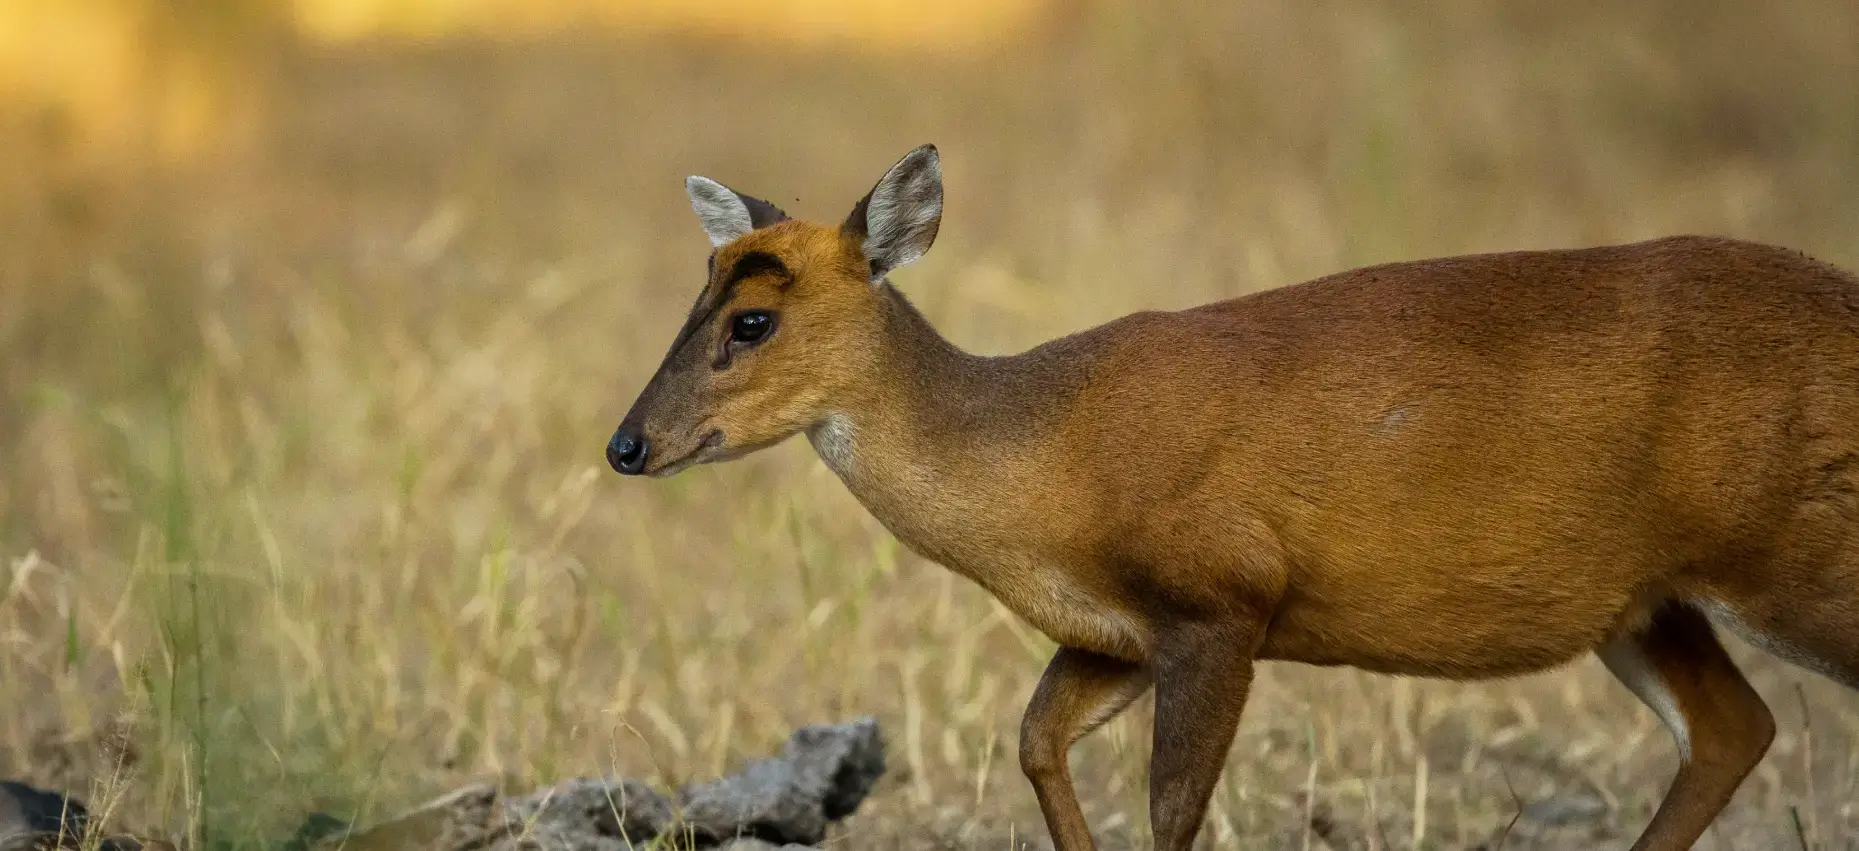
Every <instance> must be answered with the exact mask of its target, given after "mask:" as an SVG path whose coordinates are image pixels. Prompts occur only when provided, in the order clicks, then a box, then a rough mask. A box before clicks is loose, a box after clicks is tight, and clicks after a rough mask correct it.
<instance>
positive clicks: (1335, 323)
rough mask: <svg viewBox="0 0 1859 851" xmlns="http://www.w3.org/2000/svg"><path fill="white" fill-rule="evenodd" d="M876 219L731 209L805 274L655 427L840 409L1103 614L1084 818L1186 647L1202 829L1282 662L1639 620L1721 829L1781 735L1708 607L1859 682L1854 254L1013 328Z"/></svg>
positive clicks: (868, 451) (1691, 256) (1692, 812)
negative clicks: (943, 309)
mask: <svg viewBox="0 0 1859 851" xmlns="http://www.w3.org/2000/svg"><path fill="white" fill-rule="evenodd" d="M932 154H933V151H932ZM932 165H933V160H932ZM887 177H888V176H887ZM881 185H882V184H881ZM937 192H938V194H937V195H936V203H937V204H938V208H937V209H938V211H939V209H940V207H939V204H940V183H939V182H938V184H937ZM862 210H863V207H862V205H861V211H860V212H859V213H857V214H855V215H863V212H862ZM860 233H861V232H860V231H859V230H858V229H857V228H850V227H848V228H843V229H842V228H834V227H827V226H821V225H815V224H810V223H806V222H800V221H791V220H789V221H782V222H780V223H777V224H774V225H771V226H767V227H762V228H760V229H756V230H753V231H750V232H748V233H746V234H743V235H741V236H740V238H737V239H735V240H734V241H732V242H729V243H727V244H725V245H723V246H722V247H721V248H720V249H719V250H718V252H717V254H716V257H715V266H716V269H717V272H716V274H715V277H714V279H713V281H712V284H711V286H710V288H708V289H707V290H706V294H705V296H704V297H703V299H700V303H699V308H700V309H699V311H698V312H697V313H694V316H698V315H700V314H701V313H702V308H703V305H704V304H705V300H716V299H718V298H720V297H721V296H722V291H723V289H724V287H723V286H722V284H723V282H724V281H725V280H726V278H727V277H728V275H729V271H730V270H731V269H732V268H734V263H735V262H736V260H737V259H738V258H740V257H742V256H743V255H744V254H745V253H748V252H751V251H753V252H765V253H768V254H771V255H774V256H775V257H777V258H779V259H780V260H781V261H782V264H783V265H784V266H785V267H786V269H787V270H788V271H789V274H788V275H787V276H776V275H768V274H761V275H755V276H751V277H749V278H747V279H745V280H741V281H737V282H736V284H735V286H734V288H733V292H732V293H731V294H730V295H729V300H730V304H729V305H728V307H727V309H725V310H719V311H717V315H718V316H722V315H725V314H727V313H729V311H732V310H739V309H744V308H748V307H757V308H763V309H767V310H771V311H775V312H776V313H777V314H778V316H779V317H780V325H779V326H778V327H779V330H778V331H777V332H776V334H775V335H774V336H773V338H771V339H769V340H768V341H766V342H764V343H761V344H760V345H758V346H756V347H754V348H752V349H746V350H744V351H743V352H741V353H740V354H739V355H738V356H736V357H734V358H732V359H731V362H730V366H729V367H728V368H727V369H722V370H718V369H716V368H714V366H713V363H712V361H711V360H710V359H708V358H698V357H684V358H682V359H681V358H680V353H679V351H676V350H674V351H673V352H672V354H671V355H669V356H668V357H667V362H666V366H665V367H663V368H661V371H660V374H659V375H658V376H656V377H655V378H654V380H653V383H652V385H651V386H650V387H648V389H647V391H646V392H645V393H643V394H642V396H641V398H640V401H639V402H638V403H637V404H636V405H635V406H634V409H633V411H632V412H631V413H630V414H629V415H628V417H627V425H626V426H623V429H627V428H630V429H634V430H635V431H638V432H639V433H641V434H648V435H650V436H651V438H652V440H653V441H654V443H655V444H656V445H658V446H659V447H660V450H655V452H657V451H661V450H662V451H664V452H665V453H666V455H665V456H664V457H666V458H675V457H676V456H679V455H680V453H685V452H693V451H694V452H697V453H698V455H697V457H695V458H694V459H693V460H694V461H696V462H701V461H706V460H716V459H720V458H724V457H733V456H734V455H737V454H741V453H742V452H746V451H751V450H753V449H755V448H759V447H760V446H765V445H768V444H769V443H772V442H774V441H777V440H780V439H783V438H785V437H788V436H791V435H792V434H795V433H801V432H805V433H807V434H808V435H809V437H810V438H811V439H812V440H813V442H814V444H815V446H816V447H817V448H819V450H820V452H821V455H822V457H823V458H825V459H826V460H827V462H828V464H829V465H831V466H832V467H833V468H834V470H835V471H836V472H837V473H838V474H839V475H840V477H841V478H842V479H843V480H844V481H845V483H846V485H847V486H848V487H849V488H850V489H851V491H852V492H853V493H854V494H855V495H856V496H857V497H858V498H859V499H860V500H861V502H863V504H864V505H865V506H866V507H867V508H868V509H869V510H870V511H871V512H872V513H873V514H874V515H875V516H876V517H877V518H878V519H879V520H880V521H882V522H883V523H884V525H885V526H886V527H887V528H888V529H890V530H891V531H892V532H893V533H895V534H896V535H897V536H898V538H899V539H900V540H902V541H903V542H904V543H905V544H906V545H908V546H909V547H911V548H912V549H913V550H915V551H917V552H919V553H921V554H922V555H924V556H925V557H927V558H930V559H933V560H935V561H937V562H940V563H942V564H944V565H946V566H948V567H950V568H951V569H953V570H956V571H957V572H960V573H961V574H963V575H964V576H967V577H969V578H971V579H973V580H974V581H976V582H978V583H979V584H981V585H982V586H984V587H985V588H987V589H988V590H989V591H990V592H992V593H993V594H994V595H996V596H997V597H998V598H999V599H1000V600H1001V601H1002V602H1003V603H1004V604H1005V605H1007V606H1008V607H1009V608H1011V609H1013V610H1014V611H1015V612H1017V613H1019V614H1020V615H1021V616H1023V617H1024V618H1026V619H1027V620H1028V621H1029V622H1030V623H1032V624H1033V625H1034V626H1036V627H1038V628H1040V629H1041V630H1042V631H1044V632H1045V633H1046V634H1047V635H1049V636H1051V637H1052V638H1053V639H1054V640H1055V641H1057V642H1059V643H1060V644H1061V645H1063V646H1064V647H1065V648H1067V649H1066V650H1064V651H1062V652H1061V653H1060V654H1059V656H1058V657H1057V658H1055V659H1054V661H1053V664H1052V666H1051V667H1050V668H1049V670H1048V672H1047V676H1046V680H1045V682H1043V683H1042V685H1041V689H1040V695H1039V696H1036V697H1035V700H1034V702H1033V705H1032V706H1030V707H1029V710H1028V714H1027V720H1026V725H1025V727H1024V729H1023V743H1022V748H1023V763H1024V764H1025V766H1026V768H1027V773H1028V776H1029V777H1031V778H1032V780H1033V782H1034V786H1035V788H1036V790H1037V791H1039V793H1040V800H1041V804H1042V807H1044V809H1045V812H1046V815H1047V821H1048V824H1049V826H1050V827H1051V828H1052V830H1053V834H1054V839H1055V842H1056V843H1057V844H1058V846H1059V847H1060V848H1061V849H1077V848H1086V847H1089V844H1090V841H1091V840H1090V837H1089V834H1088V831H1086V830H1085V829H1084V822H1083V820H1082V816H1081V815H1079V814H1078V811H1077V804H1076V800H1075V797H1074V796H1073V794H1072V792H1071V787H1070V781H1069V778H1068V774H1067V772H1066V771H1065V770H1064V764H1063V755H1064V752H1065V750H1066V749H1067V748H1068V747H1069V745H1070V744H1071V742H1073V741H1075V740H1076V739H1077V738H1078V737H1079V736H1082V735H1084V734H1085V733H1087V732H1089V730H1090V729H1091V728H1093V727H1095V726H1097V725H1098V724H1101V723H1102V722H1103V721H1104V720H1106V719H1107V718H1108V717H1110V716H1111V715H1112V714H1114V713H1115V711H1116V710H1117V709H1120V708H1121V707H1122V705H1123V704H1125V703H1127V702H1128V700H1129V699H1131V698H1133V697H1134V696H1135V695H1136V694H1140V693H1141V692H1142V691H1143V690H1144V689H1145V688H1147V687H1148V686H1149V685H1150V684H1151V683H1153V684H1154V686H1155V688H1157V690H1158V698H1157V700H1158V703H1157V707H1158V708H1157V712H1158V717H1157V729H1156V744H1155V755H1154V757H1153V758H1154V761H1155V766H1154V771H1153V772H1152V779H1151V798H1152V807H1153V810H1154V812H1153V813H1152V823H1153V826H1154V828H1155V832H1156V841H1157V846H1158V847H1162V848H1186V847H1187V845H1188V843H1189V842H1191V840H1192V838H1193V836H1194V834H1195V832H1196V831H1197V830H1198V827H1199V823H1200V820H1201V817H1202V814H1203V812H1204V807H1205V804H1206V795H1207V793H1208V792H1210V791H1211V789H1212V785H1213V782H1214V780H1216V779H1217V778H1218V774H1219V768H1220V765H1221V764H1222V763H1223V761H1224V756H1225V751H1226V746H1227V745H1228V743H1229V742H1230V741H1231V737H1232V733H1233V728H1234V726H1235V725H1236V724H1237V721H1238V716H1239V711H1240V708H1241V706H1243V703H1244V700H1245V692H1246V689H1247V686H1248V684H1249V682H1250V677H1251V667H1252V662H1253V660H1254V659H1283V660H1291V661H1298V662H1306V663H1312V664H1322V665H1352V666H1356V667H1360V668H1365V669H1369V670H1374V671H1382V672H1388V673H1397V674H1411V675H1420V676H1430V677H1449V678H1455V679H1471V678H1481V677H1493V676H1505V675H1513V674H1522V673H1527V672H1532V671H1538V670H1542V669H1545V668H1548V667H1551V666H1555V665H1558V664H1561V663H1564V662H1567V661H1569V660H1571V659H1574V658H1576V657H1577V656H1579V655H1581V654H1584V653H1588V652H1595V651H1600V652H1603V654H1604V658H1606V659H1607V660H1608V661H1609V665H1610V667H1614V668H1615V670H1616V671H1617V673H1620V675H1621V676H1622V678H1623V680H1624V681H1626V682H1627V683H1628V685H1629V686H1631V687H1633V688H1635V690H1636V691H1637V692H1640V693H1641V694H1642V696H1643V697H1646V699H1647V700H1648V703H1649V704H1651V705H1653V706H1654V708H1655V709H1657V710H1659V711H1660V712H1661V714H1662V717H1665V716H1666V715H1668V714H1670V713H1673V712H1675V713H1676V716H1674V717H1676V718H1678V719H1679V720H1678V721H1676V722H1673V723H1674V733H1675V734H1676V735H1677V736H1678V738H1679V743H1680V745H1681V748H1682V749H1683V752H1684V753H1685V755H1686V765H1685V768H1684V769H1682V770H1681V772H1680V775H1679V780H1678V781H1677V782H1676V783H1675V784H1674V786H1673V789H1672V791H1671V792H1670V793H1669V794H1668V798H1667V801H1666V804H1665V806H1664V808H1662V810H1661V812H1660V814H1659V815H1658V816H1657V817H1656V818H1655V820H1654V822H1653V825H1652V826H1651V827H1649V828H1648V830H1647V832H1646V834H1645V835H1644V836H1643V837H1642V838H1641V839H1640V841H1639V843H1638V844H1637V845H1636V846H1635V848H1636V849H1639V850H1640V851H1668V850H1669V849H1680V848H1687V847H1689V846H1690V844H1691V842H1693V841H1694V840H1695V839H1696V837H1697V836H1698V835H1699V834H1700V833H1701V832H1702V831H1703V829H1704V828H1705V826H1706V825H1708V823H1709V821H1710V820H1711V819H1712V818H1713V817H1714V816H1715V814H1716V813H1717V811H1718V810H1719V809H1721V807H1722V806H1723V803H1724V802H1725V801H1727V799H1728V795H1729V792H1730V791H1731V790H1733V789H1734V788H1735V787H1736V785H1737V784H1738V783H1739V782H1740V780H1741V778H1742V777H1743V776H1744V775H1745V774H1746V773H1747V772H1748V770H1749V769H1750V767H1751V766H1752V765H1753V764H1754V762H1755V760H1756V759H1757V758H1759V757H1760V755H1761V753H1762V751H1763V750H1764V749H1765V748H1766V746H1767V743H1768V739H1769V736H1770V735H1771V731H1772V722H1771V721H1770V720H1769V716H1768V713H1767V710H1766V709H1765V708H1763V707H1762V704H1761V701H1760V700H1759V699H1755V698H1754V693H1753V692H1751V691H1749V690H1748V686H1747V684H1746V683H1744V682H1743V681H1742V679H1741V677H1740V675H1738V674H1737V673H1736V671H1735V668H1734V667H1733V666H1731V665H1730V664H1729V662H1728V659H1727V657H1725V656H1723V655H1722V651H1721V649H1720V648H1718V647H1717V644H1716V640H1715V638H1714V637H1713V636H1712V634H1711V629H1710V627H1709V625H1708V624H1707V623H1706V622H1705V620H1704V617H1705V615H1707V614H1708V615H1710V616H1711V617H1713V618H1714V619H1716V620H1717V621H1718V622H1719V623H1720V624H1724V625H1727V626H1731V627H1732V628H1735V629H1738V630H1740V631H1743V632H1745V634H1747V635H1748V636H1750V637H1751V638H1752V639H1753V640H1755V641H1757V642H1758V643H1761V644H1763V645H1765V646H1768V647H1770V648H1771V649H1773V650H1775V651H1777V652H1778V653H1780V654H1781V655H1784V656H1786V657H1788V658H1791V659H1793V660H1794V661H1797V662H1800V663H1803V664H1806V665H1808V666H1809V667H1812V668H1814V669H1816V670H1819V671H1821V672H1823V673H1827V674H1829V675H1831V676H1833V677H1835V678H1837V679H1839V680H1841V681H1843V682H1845V683H1847V684H1849V685H1855V686H1859V466H1856V465H1855V460H1856V459H1859V280H1856V279H1855V278H1854V277H1853V276H1852V275H1850V274H1848V273H1846V272H1844V271H1841V270H1839V269H1836V268H1834V267H1832V266H1829V265H1826V264H1824V263H1820V262H1817V261H1814V260H1812V259H1810V258H1807V257H1806V256H1804V255H1802V254H1800V253H1798V252H1793V251H1788V250H1784V249H1779V248H1773V247H1769V246H1764V245H1758V244H1753V243H1748V242H1740V241H1734V240H1728V239H1716V238H1704V237H1673V238H1668V239H1661V240H1654V241H1649V242H1642V243H1636V244H1631V245H1618V246H1610V247H1602V248H1590V249H1582V250H1566V251H1536V252H1513V253H1505V254H1489V255H1476V256H1467V257H1453V258H1444V259H1435V260H1426V261H1419V262H1408V263H1396V264H1388V265H1383V266H1375V267H1371V268H1366V269H1358V270H1354V271H1349V272H1344V273H1341V274H1336V275H1331V276H1329V277H1325V278H1321V279H1318V280H1314V281H1309V282H1306V283H1302V284H1297V285H1294V286H1288V287H1284V288H1281V289H1275V290H1270V291H1267V292H1262V293H1258V294H1255V295H1250V296H1246V297H1243V298H1238V299H1233V300H1230V301H1225V302H1220V303H1217V304H1210V305H1206V306H1203V307H1199V308H1195V309H1192V310H1186V311H1179V312H1169V313H1161V312H1150V313H1140V314H1135V315H1132V316H1128V317H1124V318H1122V319H1118V320H1116V321H1113V322H1110V323H1108V324H1105V325H1103V326H1099V327H1097V328H1092V329H1090V330H1087V331H1083V332H1080V333H1078V334H1074V335H1071V336H1068V337H1064V338H1061V339H1058V340H1054V341H1052V342H1050V343H1047V344H1045V345H1043V346H1040V347H1038V348H1035V349H1033V350H1031V351H1028V352H1026V353H1023V354H1019V355H1014V356H1008V357H977V356H973V355H969V354H967V353H964V352H962V351H961V350H959V349H958V348H956V347H955V346H953V345H951V344H949V343H948V342H947V341H945V340H944V339H943V338H942V337H941V336H940V335H939V334H937V333H936V331H935V330H934V329H933V328H932V327H931V326H930V324H929V323H928V322H927V321H926V320H925V319H924V318H923V317H922V315H921V314H919V313H918V312H917V311H916V310H915V309H914V308H912V307H911V306H910V305H909V303H908V302H907V301H906V300H905V299H904V298H903V296H902V295H901V294H899V293H898V292H897V291H896V290H895V289H894V288H892V287H891V286H890V284H889V283H888V282H885V281H883V280H882V279H879V280H876V281H873V280H869V279H868V275H867V274H866V268H867V262H866V258H865V257H864V256H863V253H862V247H861V243H860V241H859V236H860ZM930 238H933V230H932V232H931V234H930ZM926 244H927V243H925V246H926ZM722 327H723V325H722V320H720V319H712V320H710V321H709V322H708V323H707V324H704V323H699V324H698V325H697V326H694V327H693V329H692V336H693V340H692V342H690V343H689V344H688V345H690V346H697V347H701V348H702V349H703V350H704V351H710V350H714V349H716V348H717V346H718V345H723V346H728V345H730V344H728V343H720V342H719V341H720V340H722V338H721V337H720V336H719V334H722V333H727V332H726V331H723V330H719V329H721V328H722ZM712 432H716V433H717V434H719V435H720V437H718V438H716V440H718V441H720V445H718V446H715V447H713V448H710V449H703V448H701V447H702V446H704V441H705V438H706V437H707V436H708V435H710V434H711V433H712ZM1684 647H1690V648H1692V650H1691V651H1688V652H1687V651H1683V650H1682V648H1684ZM1668 721H1670V719H1668Z"/></svg>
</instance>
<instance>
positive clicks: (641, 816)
mask: <svg viewBox="0 0 1859 851" xmlns="http://www.w3.org/2000/svg"><path fill="white" fill-rule="evenodd" d="M503 821H504V830H505V831H506V833H507V837H506V838H505V839H504V840H502V841H501V842H499V843H498V844H497V846H496V848H497V849H498V851H518V849H551V851H553V849H571V851H629V850H630V849H632V848H636V847H638V846H641V845H644V844H645V843H648V842H650V841H652V839H653V838H654V837H657V836H658V835H659V834H661V833H663V832H665V830H666V829H667V828H669V827H670V826H671V825H672V821H673V817H672V813H671V804H669V803H667V802H666V801H665V799H664V797H663V796H661V795H659V794H658V793H657V792H655V791H653V790H652V788H651V787H649V786H647V785H645V784H644V783H641V782H639V781H637V780H632V779H630V778H621V779H617V780H571V781H568V782H566V783H560V784H557V785H555V786H553V787H551V788H548V789H544V790H541V791H539V792H536V793H535V794H532V795H528V796H525V797H522V798H516V799H512V800H510V801H507V802H505V804H504V814H503Z"/></svg>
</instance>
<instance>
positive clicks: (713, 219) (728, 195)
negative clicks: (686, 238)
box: [684, 175, 755, 248]
mask: <svg viewBox="0 0 1859 851" xmlns="http://www.w3.org/2000/svg"><path fill="white" fill-rule="evenodd" d="M684 191H685V192H688V193H690V196H691V209H692V210H693V211H695V212H696V213H697V219H698V221H700V222H702V223H703V226H704V233H707V234H709V235H710V245H711V247H713V248H720V247H722V246H724V245H727V244H729V243H731V242H734V241H736V239H737V238H738V237H740V236H742V235H743V234H745V233H748V232H749V231H752V230H754V229H755V223H754V221H753V220H751V219H750V218H749V207H748V205H746V204H744V203H742V199H741V198H738V197H736V193H734V192H732V191H730V189H729V187H727V186H724V185H723V184H721V183H718V182H716V181H714V180H711V179H710V178H708V177H699V176H697V175H691V176H690V177H687V178H685V179H684Z"/></svg>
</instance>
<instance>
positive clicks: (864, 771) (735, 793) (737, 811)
mask: <svg viewBox="0 0 1859 851" xmlns="http://www.w3.org/2000/svg"><path fill="white" fill-rule="evenodd" d="M882 774H884V736H883V734H881V733H880V732H879V730H878V722H877V720H876V719H874V718H870V717H866V718H861V719H859V720H857V721H854V722H852V723H850V724H817V725H813V726H809V727H802V728H801V729H799V730H796V731H794V735H792V736H790V737H788V741H787V745H786V746H785V747H784V748H783V749H782V753H781V756H780V757H778V758H775V759H758V760H751V761H750V762H749V764H748V765H747V766H745V767H744V769H743V771H742V773H740V774H736V775H734V776H731V777H725V778H723V779H721V780H716V781H713V782H710V783H706V784H703V785H701V786H693V787H687V788H686V789H684V790H683V792H682V793H681V794H680V796H679V798H680V800H681V802H682V807H681V809H682V811H683V813H682V815H683V819H682V822H683V823H682V824H681V825H680V826H679V829H680V830H681V831H688V832H689V833H690V834H692V835H693V836H695V837H696V838H697V839H699V840H700V841H708V842H719V841H722V840H727V839H733V838H738V837H753V838H756V839H762V840H766V841H769V842H777V843H799V844H802V845H818V844H820V842H821V841H822V840H824V839H825V838H826V825H827V823H828V822H832V821H837V820H839V819H842V818H845V817H846V816H848V815H851V814H852V812H853V811H854V810H856V809H858V805H859V803H860V802H862V801H864V799H865V796H866V795H867V794H870V792H871V787H872V786H873V785H874V784H875V783H877V782H878V777H879V776H880V775H882Z"/></svg>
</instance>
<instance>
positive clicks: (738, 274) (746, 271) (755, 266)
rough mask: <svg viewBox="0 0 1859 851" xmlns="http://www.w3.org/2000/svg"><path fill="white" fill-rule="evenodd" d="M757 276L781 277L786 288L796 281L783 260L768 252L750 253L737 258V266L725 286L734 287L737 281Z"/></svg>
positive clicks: (730, 272) (731, 271) (730, 271)
mask: <svg viewBox="0 0 1859 851" xmlns="http://www.w3.org/2000/svg"><path fill="white" fill-rule="evenodd" d="M756 275H779V276H780V277H781V278H782V279H783V281H782V286H784V287H785V286H787V284H788V283H789V282H791V281H793V279H794V276H793V274H792V273H790V272H788V268H787V264H786V263H783V262H781V258H779V257H776V256H774V255H773V254H769V253H768V252H766V251H750V252H747V253H745V254H743V255H742V256H741V257H738V258H736V265H735V266H734V267H732V268H731V269H730V270H729V279H728V280H727V281H725V282H724V284H725V286H728V285H733V284H735V283H736V282H737V281H740V280H743V279H745V278H753V277H755V276H756Z"/></svg>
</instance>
